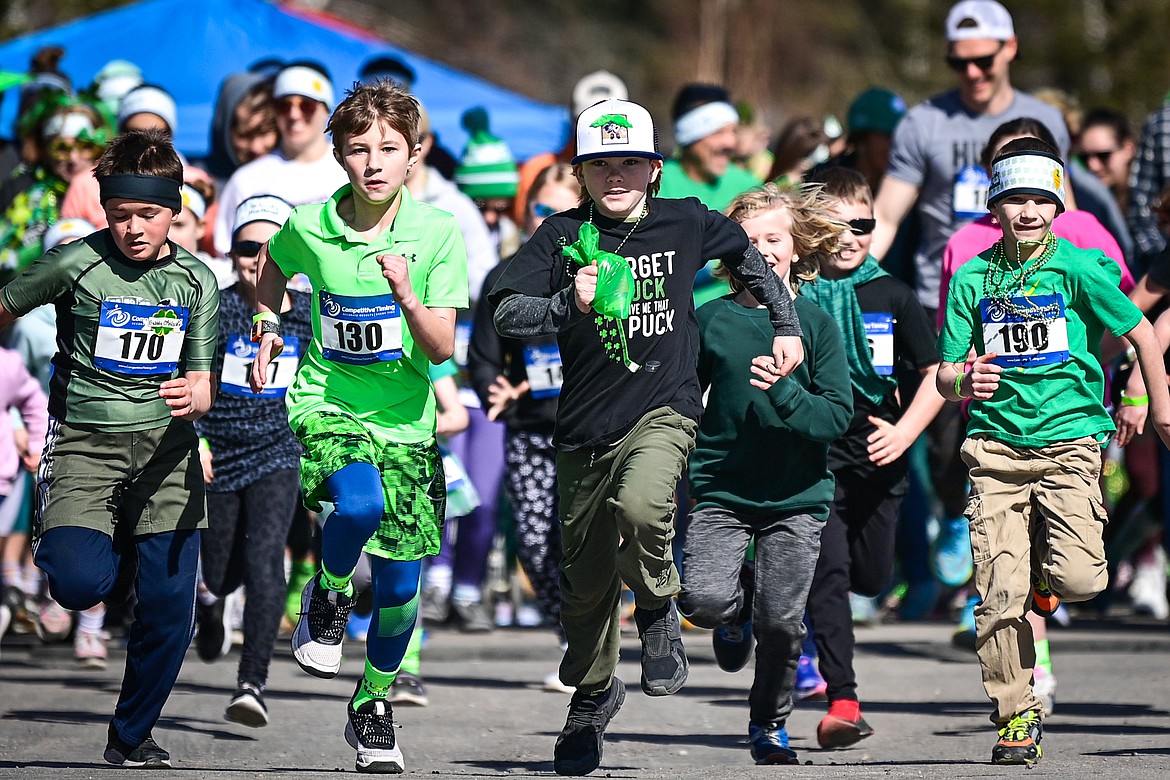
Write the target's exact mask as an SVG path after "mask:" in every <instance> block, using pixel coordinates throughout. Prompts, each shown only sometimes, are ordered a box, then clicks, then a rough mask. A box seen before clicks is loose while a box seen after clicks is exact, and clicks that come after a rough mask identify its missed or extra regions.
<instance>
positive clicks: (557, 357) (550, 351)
mask: <svg viewBox="0 0 1170 780" xmlns="http://www.w3.org/2000/svg"><path fill="white" fill-rule="evenodd" d="M524 370H525V371H526V372H527V374H528V392H530V393H532V397H533V398H556V397H557V396H559V395H560V394H561V381H562V375H561V351H560V350H559V349H558V348H557V347H556V345H555V344H554V345H550V346H546V347H540V346H536V345H534V344H530V345H528V346H526V347H524Z"/></svg>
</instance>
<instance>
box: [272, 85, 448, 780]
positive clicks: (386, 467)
mask: <svg viewBox="0 0 1170 780" xmlns="http://www.w3.org/2000/svg"><path fill="white" fill-rule="evenodd" d="M418 122H419V107H418V102H417V101H416V100H415V99H414V98H413V97H412V96H410V95H409V94H407V93H406V92H403V91H402V90H400V89H398V88H397V87H394V86H392V85H391V84H390V82H376V83H373V84H368V85H363V86H358V87H355V88H354V89H353V90H352V91H351V92H350V93H349V95H348V96H347V97H346V99H345V100H344V101H342V103H341V104H340V105H339V106H338V107H337V109H336V110H335V111H334V112H333V115H332V117H331V118H330V120H329V126H328V130H329V132H330V133H332V134H333V146H334V151H333V154H334V157H336V159H337V161H338V162H339V163H340V164H341V165H342V167H343V168H344V169H345V172H346V174H347V176H348V178H349V184H346V185H345V186H344V187H342V188H341V189H339V190H338V191H337V192H336V193H334V194H333V196H332V197H331V198H330V199H329V200H328V201H326V202H325V203H318V204H312V205H307V206H299V207H297V208H296V209H294V211H293V213H292V216H291V217H289V220H288V222H286V223H285V225H284V226H283V227H282V228H281V229H280V230H279V231H277V233H276V235H274V236H273V237H272V238H271V239H269V241H268V243H267V244H266V245H265V248H264V249H263V250H262V251H261V259H260V278H259V282H258V284H257V294H258V303H259V306H258V310H259V312H260V314H258V315H256V318H255V320H254V324H255V328H254V331H253V338H254V339H257V340H259V341H260V348H259V354H258V356H257V359H256V361H255V363H254V364H253V367H252V377H251V385H252V389H253V391H256V392H258V391H259V390H260V389H261V388H262V387H263V386H264V381H265V378H266V376H267V369H268V362H269V359H270V358H271V356H273V355H278V354H280V351H281V348H282V346H283V345H282V341H281V339H280V335H279V334H280V319H279V316H278V312H279V311H280V302H281V300H282V298H283V295H284V289H285V285H286V284H287V282H288V279H289V278H290V277H292V276H293V275H295V274H297V273H304V274H306V275H307V276H308V278H309V280H310V281H311V282H312V286H313V302H312V306H313V309H312V318H313V341H312V343H311V344H310V345H309V349H308V352H307V353H306V355H305V358H304V360H303V361H302V362H301V365H300V368H299V369H298V371H297V376H296V379H295V380H294V381H293V384H292V387H291V388H289V392H288V408H289V425H290V426H291V427H292V429H293V433H295V434H296V436H297V438H298V439H299V440H300V442H301V444H302V446H304V448H305V454H304V456H303V457H302V459H301V488H302V490H303V492H304V495H305V501H306V504H307V505H309V507H310V508H312V509H320V508H321V502H327V503H328V504H331V505H332V511H331V512H329V513H327V515H326V516H327V517H328V519H327V520H325V522H324V526H323V528H322V531H321V572H320V574H319V576H317V577H314V578H313V579H312V580H310V581H309V582H308V583H307V585H306V586H305V590H304V592H303V594H302V596H301V619H300V622H298V623H297V627H296V630H295V631H294V633H293V637H292V648H293V656H294V657H295V658H296V661H297V663H298V664H300V666H301V668H302V669H304V670H305V671H306V672H308V673H309V674H312V675H314V676H317V677H324V678H331V677H334V676H336V675H337V673H338V672H339V671H340V669H341V643H342V638H343V637H344V634H345V625H346V621H347V619H348V617H349V613H350V610H351V609H352V608H353V603H354V586H353V582H352V579H353V574H354V570H355V569H356V567H357V563H358V559H359V557H360V556H361V553H362V551H363V550H364V551H365V552H367V553H368V554H369V556H370V563H371V569H372V578H373V582H372V584H373V594H374V614H373V621H372V623H371V626H370V629H369V633H368V637H367V644H366V666H365V674H364V675H363V677H362V679H361V680H360V681H359V683H358V686H357V690H356V691H354V694H353V697H352V698H351V699H350V702H349V706H348V707H347V712H348V716H349V723H348V725H347V726H346V731H345V737H346V741H347V742H348V743H349V744H350V746H351V747H353V748H354V749H355V750H356V751H357V769H358V771H361V772H401V771H403V759H402V751H401V750H400V749H399V747H398V745H397V741H396V738H395V732H394V715H393V712H392V710H391V707H390V703H389V701H388V695H389V693H390V686H391V684H392V683H393V682H394V679H395V676H396V675H397V673H398V671H399V669H400V666H401V664H402V660H403V655H404V654H405V652H406V649H407V644H408V642H409V640H410V637H411V633H412V632H413V630H414V625H415V619H416V616H417V614H418V587H419V575H420V573H421V571H422V559H423V558H424V557H425V556H427V555H434V554H435V553H437V552H438V551H439V542H440V539H441V536H442V523H443V507H444V503H445V499H446V480H445V479H444V475H443V466H442V460H441V457H440V455H439V449H438V446H437V445H436V443H435V395H434V392H433V390H432V388H431V381H430V378H429V375H428V368H429V366H430V365H431V364H437V363H442V362H443V361H444V360H447V359H448V358H450V357H451V354H452V352H453V351H454V347H455V310H456V309H459V308H466V306H467V258H466V253H465V251H464V248H463V239H462V237H461V235H460V233H459V228H458V226H457V225H456V224H455V220H454V218H453V217H452V216H451V215H450V214H448V213H446V212H444V211H440V210H439V209H436V208H432V207H430V206H428V205H426V204H423V203H416V202H415V201H414V199H413V198H412V197H411V196H410V192H409V190H407V188H406V187H404V186H403V184H404V182H405V180H406V175H407V173H408V172H409V171H410V168H411V166H413V165H415V164H416V163H417V161H418V155H419V149H420V147H419V137H418Z"/></svg>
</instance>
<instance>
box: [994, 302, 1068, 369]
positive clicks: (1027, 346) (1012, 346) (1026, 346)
mask: <svg viewBox="0 0 1170 780" xmlns="http://www.w3.org/2000/svg"><path fill="white" fill-rule="evenodd" d="M1011 303H1012V304H1013V309H1024V310H1027V309H1045V308H1048V307H1052V306H1053V305H1054V304H1055V308H1050V309H1049V312H1051V313H1054V314H1055V316H1051V317H1050V318H1043V319H1042V318H1040V317H1039V316H1036V317H1026V316H1024V315H1023V314H1022V313H1017V312H1015V311H1008V310H1007V309H1005V308H1004V307H1003V306H1001V305H999V304H998V303H997V302H995V301H989V300H987V299H986V298H984V299H983V300H981V301H980V302H979V317H980V319H981V320H982V324H983V347H984V349H986V350H987V351H988V352H996V353H998V355H997V357H996V358H995V360H993V361H992V362H993V363H995V364H996V365H1000V366H1004V367H1005V368H1011V367H1025V368H1026V367H1029V366H1045V365H1048V364H1050V363H1063V362H1064V361H1066V360H1068V321H1067V320H1066V319H1065V316H1064V297H1063V296H1061V295H1059V294H1057V295H1032V296H1027V297H1025V296H1021V297H1019V298H1012V299H1011Z"/></svg>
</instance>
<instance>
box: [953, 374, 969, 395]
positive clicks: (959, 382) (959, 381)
mask: <svg viewBox="0 0 1170 780" xmlns="http://www.w3.org/2000/svg"><path fill="white" fill-rule="evenodd" d="M965 376H967V372H966V371H964V372H963V373H961V374H959V375H958V376H957V377H955V395H957V396H959V398H961V399H963V400H966V399H967V396H965V395H963V378H964V377H965Z"/></svg>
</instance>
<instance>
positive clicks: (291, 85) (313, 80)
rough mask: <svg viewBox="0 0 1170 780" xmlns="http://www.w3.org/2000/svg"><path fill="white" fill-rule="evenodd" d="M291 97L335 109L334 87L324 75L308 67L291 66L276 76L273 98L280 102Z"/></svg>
mask: <svg viewBox="0 0 1170 780" xmlns="http://www.w3.org/2000/svg"><path fill="white" fill-rule="evenodd" d="M289 95H300V96H301V97H307V98H309V99H310V100H316V101H318V102H320V103H324V104H325V107H326V108H333V85H332V84H331V83H330V82H329V79H328V78H327V77H326V76H325V74H324V73H322V72H321V71H319V70H317V69H316V68H310V67H308V66H307V65H289V66H288V67H287V68H285V69H284V70H282V71H281V72H280V73H278V74H277V75H276V82H275V83H274V84H273V85H272V97H273V99H274V100H280V99H281V98H282V97H288V96H289Z"/></svg>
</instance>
